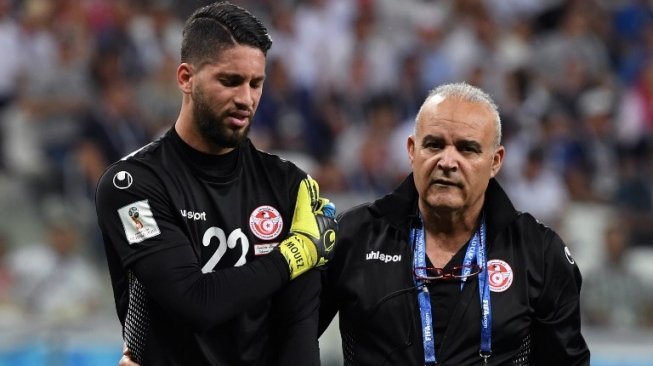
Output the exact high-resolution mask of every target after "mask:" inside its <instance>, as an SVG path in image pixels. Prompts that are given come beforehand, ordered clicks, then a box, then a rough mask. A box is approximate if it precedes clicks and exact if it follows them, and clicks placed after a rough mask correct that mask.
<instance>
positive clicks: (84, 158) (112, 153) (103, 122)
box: [76, 75, 150, 195]
mask: <svg viewBox="0 0 653 366" xmlns="http://www.w3.org/2000/svg"><path fill="white" fill-rule="evenodd" d="M100 88H101V90H100V92H99V96H98V97H99V99H98V100H97V103H96V105H94V106H93V107H92V108H91V109H90V110H89V111H88V112H87V113H86V114H85V116H83V117H82V118H83V120H82V131H81V136H80V137H79V142H78V145H77V152H76V155H77V158H78V160H79V164H80V167H81V172H82V178H83V179H84V180H85V181H86V183H87V185H88V186H87V189H88V192H89V194H91V195H92V194H93V193H94V192H95V185H96V183H97V180H98V179H99V177H100V175H101V174H102V172H103V171H104V169H105V168H106V167H107V165H108V164H109V162H112V161H117V160H119V159H120V158H122V157H123V156H125V155H127V154H129V153H131V152H133V151H135V150H136V149H138V148H139V147H140V146H143V145H144V144H145V143H147V141H149V139H150V138H149V136H150V135H149V131H148V129H147V126H146V124H145V121H144V119H143V118H142V116H141V115H140V111H139V109H138V107H137V104H136V99H135V98H134V91H133V89H132V88H131V87H130V86H129V84H128V83H127V82H126V80H123V79H122V78H121V77H120V75H114V78H113V79H111V80H108V81H107V82H106V83H103V84H102V85H100Z"/></svg>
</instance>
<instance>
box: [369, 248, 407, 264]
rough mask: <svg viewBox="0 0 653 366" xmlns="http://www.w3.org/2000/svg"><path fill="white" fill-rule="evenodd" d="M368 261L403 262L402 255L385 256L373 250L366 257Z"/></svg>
mask: <svg viewBox="0 0 653 366" xmlns="http://www.w3.org/2000/svg"><path fill="white" fill-rule="evenodd" d="M365 259H366V260H368V261H369V260H372V259H376V260H380V261H381V262H384V263H388V262H401V254H394V255H393V254H385V253H381V252H379V251H378V250H373V251H371V252H369V253H367V254H366V255H365Z"/></svg>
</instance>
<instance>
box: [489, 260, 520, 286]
mask: <svg viewBox="0 0 653 366" xmlns="http://www.w3.org/2000/svg"><path fill="white" fill-rule="evenodd" d="M487 272H488V281H490V291H492V292H503V291H506V290H507V289H508V288H509V287H510V285H512V279H513V277H514V276H513V273H512V268H510V265H509V264H508V263H506V262H505V261H502V260H501V259H491V260H489V261H487Z"/></svg>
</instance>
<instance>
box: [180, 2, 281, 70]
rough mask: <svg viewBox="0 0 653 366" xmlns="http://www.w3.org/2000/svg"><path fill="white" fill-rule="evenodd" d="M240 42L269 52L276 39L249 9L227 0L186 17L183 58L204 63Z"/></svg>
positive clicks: (182, 46)
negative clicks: (271, 36)
mask: <svg viewBox="0 0 653 366" xmlns="http://www.w3.org/2000/svg"><path fill="white" fill-rule="evenodd" d="M236 45H247V46H252V47H255V48H258V49H260V50H261V51H262V52H263V54H264V55H265V54H267V51H268V50H269V49H270V46H272V39H271V38H270V35H269V34H268V30H267V29H266V28H265V26H264V25H263V23H261V21H260V20H258V19H257V18H256V17H255V16H253V15H252V14H251V13H250V12H249V11H247V10H246V9H244V8H242V7H239V6H237V5H234V4H231V3H229V2H227V1H222V2H215V3H212V4H210V5H206V6H204V7H201V8H199V9H197V10H195V12H193V14H191V16H190V17H189V18H188V20H187V21H186V24H185V25H184V32H183V39H182V43H181V62H188V63H191V64H194V65H196V66H198V67H201V66H202V65H204V64H206V63H210V62H212V61H213V60H214V59H215V58H216V57H217V56H218V53H219V52H220V51H222V50H224V49H227V48H231V47H233V46H236Z"/></svg>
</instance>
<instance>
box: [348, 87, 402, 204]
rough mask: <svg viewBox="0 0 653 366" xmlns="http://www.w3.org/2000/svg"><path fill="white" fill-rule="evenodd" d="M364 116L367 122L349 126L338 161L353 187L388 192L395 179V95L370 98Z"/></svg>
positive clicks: (366, 190) (379, 192)
mask: <svg viewBox="0 0 653 366" xmlns="http://www.w3.org/2000/svg"><path fill="white" fill-rule="evenodd" d="M365 117H366V118H365V121H364V123H362V124H361V125H360V126H357V128H350V129H349V130H348V131H347V134H345V135H343V136H342V138H341V139H340V140H339V141H338V144H339V145H338V147H337V149H336V151H337V153H338V155H339V158H338V159H339V160H338V162H339V164H340V165H341V166H342V167H343V170H344V173H345V175H346V176H347V180H348V185H349V188H350V189H352V190H354V191H358V192H375V193H376V194H386V193H388V192H389V191H390V189H392V184H393V183H395V175H394V172H393V171H392V169H393V168H394V167H393V166H392V163H393V161H392V145H391V144H392V141H391V139H392V136H393V133H394V131H395V128H396V126H397V125H398V124H399V122H400V120H399V116H398V112H397V109H396V106H395V105H394V100H393V99H392V96H388V95H378V96H374V97H372V98H370V100H369V102H368V103H367V104H366V114H365Z"/></svg>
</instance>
